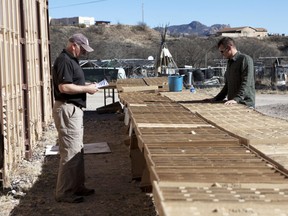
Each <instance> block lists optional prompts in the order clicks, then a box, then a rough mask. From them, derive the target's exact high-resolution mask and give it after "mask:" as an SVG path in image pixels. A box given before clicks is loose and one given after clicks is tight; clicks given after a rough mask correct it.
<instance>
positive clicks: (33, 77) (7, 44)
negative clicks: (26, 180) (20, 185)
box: [0, 0, 53, 187]
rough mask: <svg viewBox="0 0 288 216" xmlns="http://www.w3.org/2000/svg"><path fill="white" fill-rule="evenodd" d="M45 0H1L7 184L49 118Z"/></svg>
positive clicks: (0, 109)
mask: <svg viewBox="0 0 288 216" xmlns="http://www.w3.org/2000/svg"><path fill="white" fill-rule="evenodd" d="M49 42H50V41H49V14H48V1H47V0H0V93H1V99H0V119H1V125H0V127H1V140H0V141H1V143H0V180H1V183H2V184H1V185H2V186H3V187H7V186H8V185H9V183H10V180H11V179H10V178H11V176H12V175H13V172H14V170H15V169H16V168H17V164H18V163H19V162H20V161H21V160H23V159H29V158H30V157H31V156H32V154H33V149H34V148H35V145H36V143H37V141H38V140H39V139H40V138H41V136H42V132H43V130H44V128H45V127H47V126H48V125H49V124H50V123H51V120H52V102H53V96H52V91H51V88H52V87H51V86H52V85H51V70H50V65H51V62H50V52H49V49H50V43H49Z"/></svg>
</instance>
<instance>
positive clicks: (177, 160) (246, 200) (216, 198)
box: [119, 92, 288, 216]
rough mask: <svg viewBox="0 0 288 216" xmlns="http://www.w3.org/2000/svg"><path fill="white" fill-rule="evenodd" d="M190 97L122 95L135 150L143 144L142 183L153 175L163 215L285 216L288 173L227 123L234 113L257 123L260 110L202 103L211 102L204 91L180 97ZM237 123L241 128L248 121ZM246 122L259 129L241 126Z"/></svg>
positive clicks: (158, 208) (131, 93)
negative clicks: (224, 118)
mask: <svg viewBox="0 0 288 216" xmlns="http://www.w3.org/2000/svg"><path fill="white" fill-rule="evenodd" d="M185 94H186V93H185V92H178V93H175V92H165V93H157V92H155V93H152V92H149V93H145V92H135V93H133V92H130V93H124V94H123V93H120V95H119V98H120V101H121V102H122V103H123V104H124V105H125V107H126V109H127V112H126V114H127V115H128V116H129V125H130V135H131V137H132V136H133V134H134V135H135V137H136V138H135V139H131V140H133V141H131V145H133V148H134V149H135V145H137V147H138V149H139V151H140V152H141V154H138V156H139V157H141V156H143V158H144V161H145V167H143V166H142V171H143V175H142V178H144V179H145V181H146V182H145V183H146V184H147V175H148V177H149V180H150V184H152V186H153V195H154V199H155V206H156V209H157V211H158V212H159V215H205V216H206V215H215V213H218V214H220V215H234V213H235V215H237V214H239V212H240V213H241V215H245V214H246V215H251V214H255V215H257V214H258V215H277V214H278V215H281V214H283V215H285V214H286V212H287V211H288V207H287V205H286V203H287V201H288V187H287V183H288V181H287V174H286V173H285V170H281V169H278V167H275V163H271V161H270V162H269V161H267V160H266V157H262V155H261V154H256V153H255V152H254V151H252V149H250V148H249V147H247V146H248V145H247V143H248V140H249V138H247V137H246V139H245V136H244V135H243V134H241V136H240V135H239V136H237V135H236V134H235V132H234V131H233V133H232V132H231V131H230V126H229V123H228V124H225V125H224V124H223V125H221V122H222V121H223V116H225V114H226V113H229V112H231V113H235V112H236V113H237V112H239V115H242V116H245V115H247V113H249V118H250V122H254V121H255V119H257V118H258V114H259V113H257V112H256V111H253V110H251V109H244V110H242V108H243V107H242V106H241V105H237V106H235V107H231V106H230V107H225V108H224V106H223V104H202V103H200V101H199V100H201V99H203V98H206V97H207V95H205V94H204V93H203V94H186V95H187V96H188V97H189V98H188V99H187V98H186V99H185V98H181V97H183V95H185ZM169 96H171V97H169ZM173 98H176V100H173ZM189 101H190V103H189ZM218 106H221V107H222V108H223V109H222V108H219V109H218ZM229 108H230V110H229ZM214 110H216V111H215V112H212V114H211V113H210V115H209V117H208V114H209V111H210V112H211V111H214ZM217 111H218V112H217ZM243 112H244V113H243ZM205 114H207V115H205ZM228 116H229V115H228ZM229 117H230V116H229ZM262 117H263V118H264V120H261V124H264V122H265V116H262ZM212 118H213V119H212ZM220 118H222V120H221V119H220ZM216 120H218V121H216ZM237 120H238V121H239V124H241V121H240V120H241V119H240V118H239V119H237ZM227 121H228V118H227ZM226 123H227V122H226ZM218 124H219V125H218ZM245 124H246V127H249V126H250V127H251V128H253V127H255V126H257V124H252V123H247V122H246V123H245V122H244V123H243V124H241V125H245ZM231 128H234V127H233V124H232V125H231ZM283 133H284V132H283ZM273 136H276V134H275V133H274V135H273ZM240 137H241V138H240ZM245 140H246V142H245ZM259 142H260V143H262V142H261V140H260V141H259ZM249 145H250V144H249ZM253 150H254V149H253ZM131 162H132V167H134V168H135V164H134V165H133V163H137V162H138V160H135V161H133V160H132V161H131ZM147 173H148V174H147Z"/></svg>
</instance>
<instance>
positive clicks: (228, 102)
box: [224, 100, 237, 105]
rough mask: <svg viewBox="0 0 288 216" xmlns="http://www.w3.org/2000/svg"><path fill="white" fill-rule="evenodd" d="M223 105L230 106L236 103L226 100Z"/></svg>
mask: <svg viewBox="0 0 288 216" xmlns="http://www.w3.org/2000/svg"><path fill="white" fill-rule="evenodd" d="M224 104H225V105H231V104H237V101H235V100H228V101H226V102H225V103H224Z"/></svg>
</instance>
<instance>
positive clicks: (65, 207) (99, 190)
mask: <svg viewBox="0 0 288 216" xmlns="http://www.w3.org/2000/svg"><path fill="white" fill-rule="evenodd" d="M271 98H272V99H271V101H274V102H273V104H272V105H271V104H270V105H268V104H267V103H262V104H260V103H259V104H260V106H257V104H256V109H257V110H259V111H260V112H263V113H265V114H267V115H271V116H275V117H280V118H284V119H287V120H288V117H287V116H288V115H287V112H288V102H287V101H286V102H281V101H280V102H279V103H277V101H276V102H275V98H276V97H275V95H274V96H273V95H271ZM123 118H124V116H123V114H122V113H118V114H97V113H96V112H95V111H85V114H84V128H85V134H84V143H94V142H107V143H108V144H109V147H110V148H111V153H107V154H86V155H85V166H86V167H85V168H86V183H87V187H89V188H94V189H95V194H94V195H92V196H89V197H87V198H86V199H85V202H83V203H79V204H69V203H58V202H56V201H55V200H54V190H55V184H56V176H57V170H58V162H59V156H45V155H44V152H45V151H44V150H45V146H46V145H48V144H49V145H51V144H52V145H54V144H55V143H56V138H57V137H56V131H55V128H54V126H53V124H52V125H51V126H50V127H49V128H48V130H47V131H46V132H45V134H44V136H43V140H41V141H40V142H39V144H38V146H37V148H36V149H35V152H34V155H33V158H32V159H31V161H26V160H23V162H22V163H21V164H20V165H19V170H18V171H17V173H16V174H15V177H14V180H13V182H12V183H11V188H7V189H6V190H5V191H4V192H0V216H8V215H11V216H33V215H35V216H36V215H37V216H38V215H51V216H58V215H61V216H66V215H67V216H72V215H73V216H74V215H75V216H78V215H79V216H80V215H81V216H97V215H101V216H114V215H115V216H116V215H117V216H122V215H123V216H124V215H125V216H130V215H131V216H132V215H133V216H136V215H137V216H138V215H139V216H142V215H143V216H154V215H157V213H156V211H155V208H154V205H153V197H152V194H150V193H145V192H142V191H141V189H140V187H139V184H140V182H138V181H135V180H132V179H131V169H130V168H131V167H130V158H129V148H128V146H127V145H125V142H124V141H125V140H126V139H127V138H128V133H127V132H128V131H127V127H126V126H125V125H124V123H123Z"/></svg>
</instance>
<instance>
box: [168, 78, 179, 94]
mask: <svg viewBox="0 0 288 216" xmlns="http://www.w3.org/2000/svg"><path fill="white" fill-rule="evenodd" d="M168 86H169V91H170V92H179V91H182V87H183V76H179V75H170V76H168Z"/></svg>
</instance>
